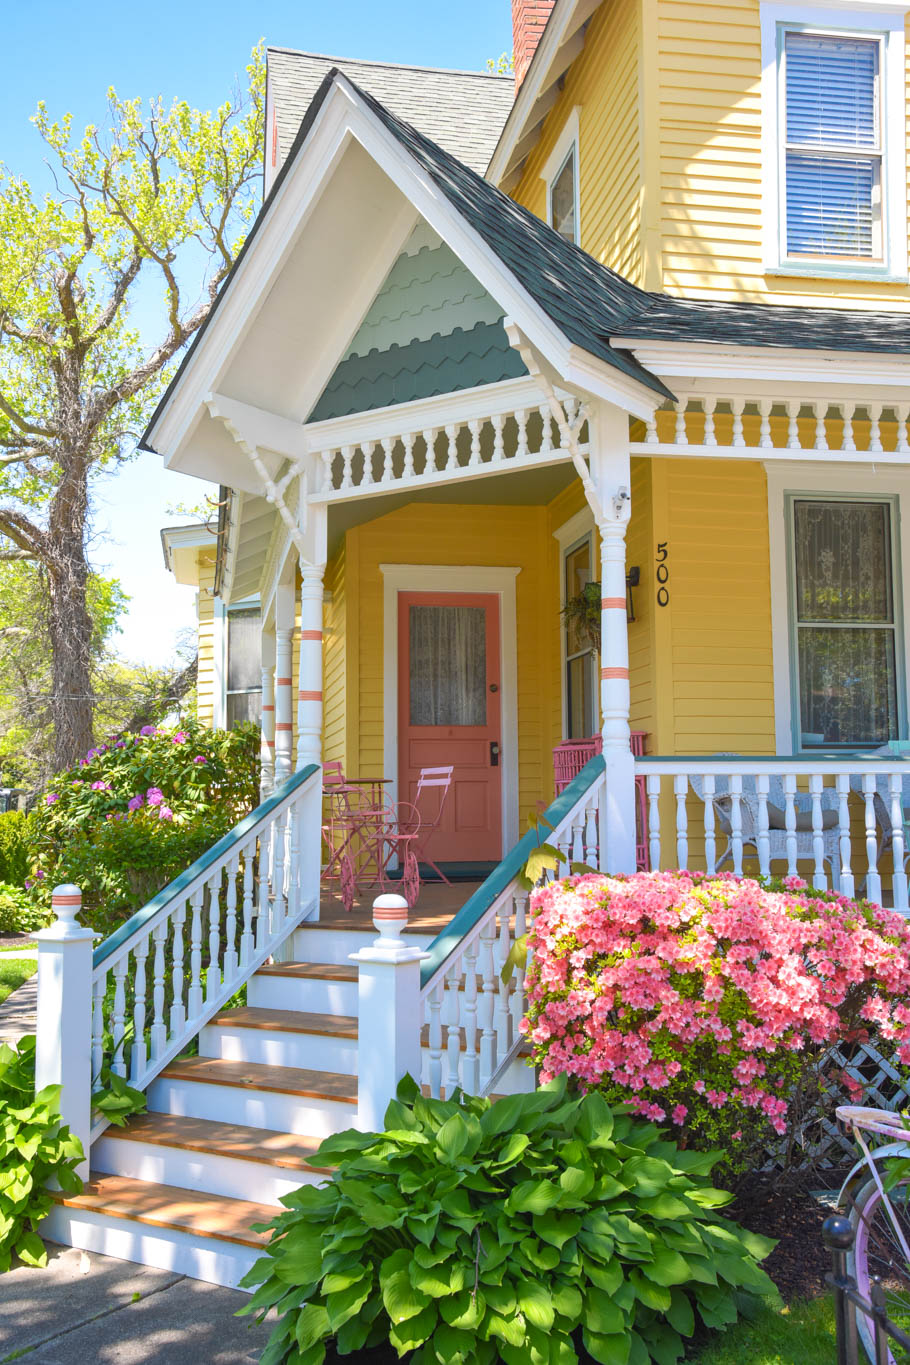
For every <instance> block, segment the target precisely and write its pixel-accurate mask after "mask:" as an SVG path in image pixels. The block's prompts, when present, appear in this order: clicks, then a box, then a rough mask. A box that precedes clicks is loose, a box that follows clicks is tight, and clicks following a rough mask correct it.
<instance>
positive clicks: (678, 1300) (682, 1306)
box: [667, 1289, 695, 1337]
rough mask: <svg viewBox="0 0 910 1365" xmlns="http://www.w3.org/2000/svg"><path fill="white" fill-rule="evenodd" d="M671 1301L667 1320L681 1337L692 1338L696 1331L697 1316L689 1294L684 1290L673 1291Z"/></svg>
mask: <svg viewBox="0 0 910 1365" xmlns="http://www.w3.org/2000/svg"><path fill="white" fill-rule="evenodd" d="M670 1299H671V1302H670V1307H669V1309H668V1310H667V1320H668V1321H669V1322H670V1324H671V1325H672V1326H673V1327H674V1328H675V1329H676V1331H677V1332H679V1333H680V1335H681V1336H684V1337H690V1336H691V1335H692V1333H693V1332H694V1331H695V1314H694V1313H693V1311H692V1304H691V1303H690V1301H689V1296H688V1294H686V1293H685V1292H684V1291H683V1290H682V1289H671V1290H670Z"/></svg>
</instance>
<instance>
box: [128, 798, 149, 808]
mask: <svg viewBox="0 0 910 1365" xmlns="http://www.w3.org/2000/svg"><path fill="white" fill-rule="evenodd" d="M144 805H145V802H144V800H143V798H142V797H141V796H134V797H133V799H132V800H131V801H128V802H127V806H126V808H127V810H141V809H142V807H143V806H144Z"/></svg>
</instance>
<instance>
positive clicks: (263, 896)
mask: <svg viewBox="0 0 910 1365" xmlns="http://www.w3.org/2000/svg"><path fill="white" fill-rule="evenodd" d="M274 830H275V824H274V821H273V822H272V823H271V824H270V825H267V826H266V828H265V829H264V830H263V831H262V833H261V834H260V835H259V913H258V914H257V916H256V950H257V952H260V951H261V950H262V949H263V948H264V947H265V945H266V944H267V943H268V941H269V932H270V931H269V920H270V911H269V902H270V900H271V878H272V837H273V834H274Z"/></svg>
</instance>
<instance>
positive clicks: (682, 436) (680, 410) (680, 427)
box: [674, 398, 689, 446]
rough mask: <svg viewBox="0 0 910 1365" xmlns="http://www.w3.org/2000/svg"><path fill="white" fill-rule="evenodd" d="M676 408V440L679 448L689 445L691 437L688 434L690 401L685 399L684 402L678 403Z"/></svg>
mask: <svg viewBox="0 0 910 1365" xmlns="http://www.w3.org/2000/svg"><path fill="white" fill-rule="evenodd" d="M675 406H676V433H675V437H674V439H675V442H676V444H677V445H678V446H687V445H688V444H689V437H688V435H687V434H686V408H687V407H688V406H689V400H688V399H687V398H683V399H682V401H681V402H679V403H677V404H676V405H675Z"/></svg>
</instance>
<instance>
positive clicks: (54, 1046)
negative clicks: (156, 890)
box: [35, 886, 95, 1180]
mask: <svg viewBox="0 0 910 1365" xmlns="http://www.w3.org/2000/svg"><path fill="white" fill-rule="evenodd" d="M51 904H52V906H53V910H54V916H55V919H54V923H53V924H52V925H51V926H50V928H48V929H42V930H41V931H40V932H39V933H38V934H36V935H35V937H36V939H37V941H38V1012H37V1023H36V1034H37V1041H36V1049H35V1091H36V1093H37V1092H38V1091H39V1090H43V1089H44V1087H45V1086H46V1085H59V1086H62V1090H61V1092H60V1113H61V1116H62V1118H63V1122H64V1123H66V1124H69V1128H70V1131H71V1132H72V1133H74V1134H75V1135H76V1137H78V1138H79V1140H80V1142H81V1143H82V1148H83V1151H84V1152H85V1161H83V1162H81V1163H80V1165H79V1167H78V1168H77V1170H78V1174H79V1175H80V1176H81V1177H82V1178H83V1180H87V1179H88V1170H89V1148H90V1141H89V1139H90V1135H91V1131H92V944H93V941H94V937H95V936H94V934H93V933H92V931H91V929H88V928H86V926H85V925H84V924H80V923H79V922H78V920H77V918H76V917H77V915H78V914H79V911H80V910H81V909H82V892H81V891H80V890H79V888H78V886H57V887H55V888H54V892H53V896H52V898H51Z"/></svg>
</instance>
